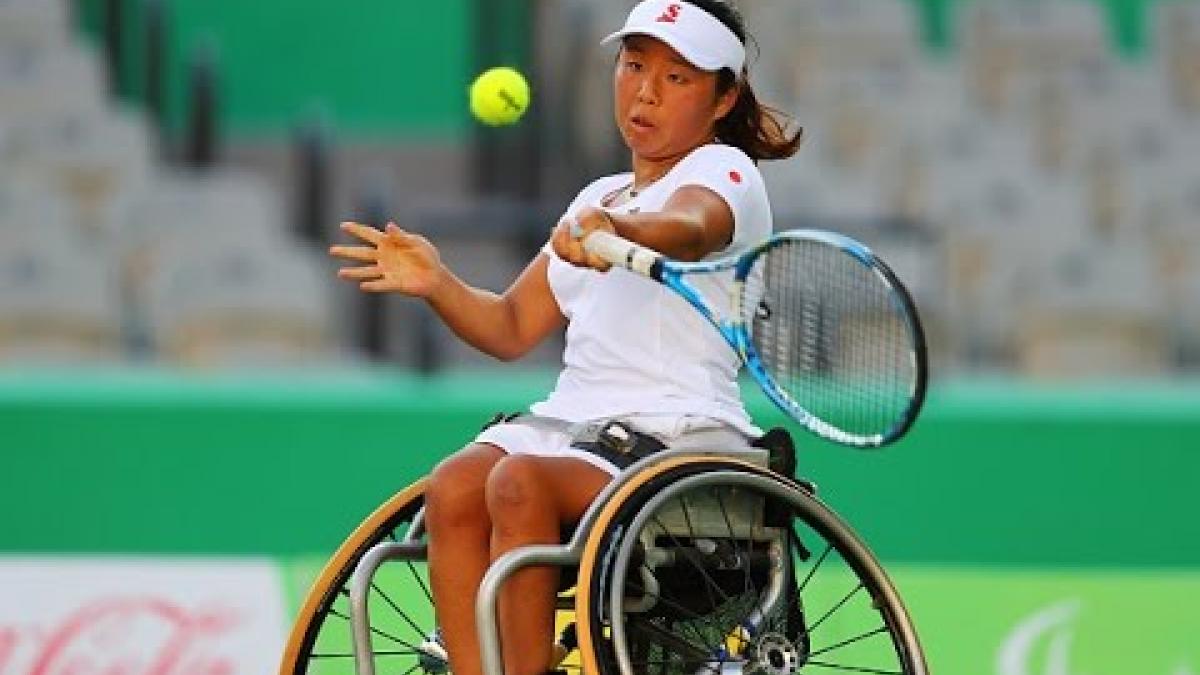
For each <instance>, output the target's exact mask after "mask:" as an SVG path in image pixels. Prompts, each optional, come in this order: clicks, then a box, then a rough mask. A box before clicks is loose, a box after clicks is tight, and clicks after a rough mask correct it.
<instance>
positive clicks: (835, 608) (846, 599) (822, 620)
mask: <svg viewBox="0 0 1200 675" xmlns="http://www.w3.org/2000/svg"><path fill="white" fill-rule="evenodd" d="M862 589H863V584H862V581H859V582H858V585H857V586H855V587H854V588H852V589H850V592H849V593H847V594H846V595H844V596H842V599H841V600H838V601H837V603H836V604H834V606H833V607H830V608H829V611H828V612H825V614H823V615H822V616H821V618H819V619H817V621H816V623H814V624H812V625H811V626H809V627H808V634H809V635H812V634H813V631H815V630H816V629H817V627H818V626H820V625H821V624H823V623H825V620H826V619H828V618H829V617H830V616H832V615H833V613H834V612H836V611H838V610H839V609H841V608H842V606H843V605H845V604H846V603H847V602H849V600H850V598H852V597H854V594H855V593H857V592H859V591H861V590H862Z"/></svg>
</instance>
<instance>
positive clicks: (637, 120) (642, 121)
mask: <svg viewBox="0 0 1200 675" xmlns="http://www.w3.org/2000/svg"><path fill="white" fill-rule="evenodd" d="M629 126H631V127H633V128H634V129H636V130H638V131H649V130H650V129H653V128H654V123H653V122H651V121H650V120H648V119H646V118H645V117H642V116H641V115H634V116H633V117H630V118H629Z"/></svg>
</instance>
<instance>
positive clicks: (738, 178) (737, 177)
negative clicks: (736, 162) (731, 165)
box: [729, 171, 742, 185]
mask: <svg viewBox="0 0 1200 675" xmlns="http://www.w3.org/2000/svg"><path fill="white" fill-rule="evenodd" d="M729 180H731V181H733V182H735V183H737V184H739V185H741V183H742V174H740V173H738V172H736V171H730V172H729Z"/></svg>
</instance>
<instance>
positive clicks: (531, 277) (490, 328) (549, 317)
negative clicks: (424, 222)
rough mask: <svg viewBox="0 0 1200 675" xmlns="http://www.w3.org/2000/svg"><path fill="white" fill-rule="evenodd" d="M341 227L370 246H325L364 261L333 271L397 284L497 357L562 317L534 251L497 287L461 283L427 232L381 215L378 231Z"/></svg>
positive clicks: (390, 287) (513, 353)
mask: <svg viewBox="0 0 1200 675" xmlns="http://www.w3.org/2000/svg"><path fill="white" fill-rule="evenodd" d="M342 229H343V230H345V231H346V232H348V233H350V234H352V235H354V236H355V237H358V238H359V239H361V240H362V241H364V242H366V243H368V244H370V246H333V247H331V248H330V249H329V252H330V253H331V254H333V255H335V256H337V257H339V258H343V259H346V260H352V261H357V262H360V263H365V264H364V265H363V266H360V267H344V268H342V269H341V270H339V271H338V276H339V277H341V278H343V279H349V280H355V281H358V282H359V288H361V289H362V290H364V291H368V292H373V293H380V292H397V293H402V294H404V295H409V296H412V297H418V298H423V299H425V300H426V301H427V302H428V303H429V305H430V306H431V307H433V309H434V311H436V312H437V313H438V316H440V317H441V318H442V320H443V321H445V322H446V325H447V326H449V327H450V329H451V330H452V331H454V333H455V334H456V335H458V336H459V337H460V338H462V339H463V341H465V342H466V343H467V344H470V345H471V346H472V347H475V348H476V349H478V350H479V351H481V352H484V353H485V354H489V355H491V356H494V357H496V358H498V359H503V360H506V361H507V360H511V359H516V358H519V357H521V356H523V355H524V354H526V353H527V352H529V350H530V349H532V348H533V347H535V346H536V345H537V344H538V343H540V342H541V341H542V340H543V339H545V338H546V336H547V335H549V334H550V333H551V332H553V331H555V330H557V329H559V328H561V327H562V325H563V324H564V322H565V321H566V319H565V318H564V317H563V316H562V313H561V312H560V311H559V309H558V304H557V303H556V302H555V300H554V294H553V293H552V291H551V290H550V282H549V280H548V279H547V278H546V267H547V265H548V260H547V257H546V254H544V253H539V254H538V256H537V257H536V258H534V260H533V262H531V263H530V264H529V266H528V267H526V268H525V271H524V272H522V273H521V275H520V276H519V277H518V278H517V280H516V281H515V282H513V284H512V286H511V287H509V289H508V290H507V291H505V292H504V293H503V294H496V293H492V292H491V291H485V290H482V289H478V288H475V287H473V286H470V285H468V284H467V283H465V282H464V281H463V280H462V279H459V278H458V277H457V276H455V275H454V273H453V272H451V271H450V270H449V269H448V268H447V267H446V266H445V265H443V264H442V261H441V256H439V255H438V252H437V249H436V248H434V246H433V245H432V244H430V243H429V241H428V240H427V239H425V238H424V237H421V236H419V235H415V234H410V233H408V232H405V231H403V230H401V229H400V228H398V227H396V225H394V224H391V223H389V224H388V226H387V229H386V230H385V231H383V232H380V231H379V230H377V229H375V228H373V227H367V226H365V225H359V224H357V223H343V224H342Z"/></svg>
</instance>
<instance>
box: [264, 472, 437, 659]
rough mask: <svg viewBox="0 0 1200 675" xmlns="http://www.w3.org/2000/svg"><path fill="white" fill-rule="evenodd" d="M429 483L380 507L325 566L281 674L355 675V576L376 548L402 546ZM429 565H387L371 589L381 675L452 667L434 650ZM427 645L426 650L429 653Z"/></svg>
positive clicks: (307, 600)
mask: <svg viewBox="0 0 1200 675" xmlns="http://www.w3.org/2000/svg"><path fill="white" fill-rule="evenodd" d="M424 497H425V481H424V480H421V481H418V482H416V483H414V484H412V485H410V486H409V487H408V488H406V489H404V490H403V491H401V492H400V493H398V494H397V495H396V496H394V497H392V498H391V499H390V500H388V501H387V502H385V503H384V504H383V505H382V506H380V507H379V508H378V509H376V511H375V513H373V514H372V515H371V516H370V517H369V518H367V519H366V520H365V521H363V523H362V524H361V525H359V526H358V528H356V529H355V530H354V532H353V533H352V534H351V535H350V536H349V537H348V538H347V539H346V541H345V542H344V543H343V544H342V545H341V546H340V547H339V548H338V550H337V551H336V552H335V553H334V555H333V557H332V558H331V559H330V560H329V562H328V563H326V565H325V568H324V569H323V570H322V571H321V574H320V576H318V577H317V580H316V581H315V582H314V583H313V586H312V588H311V589H310V590H309V593H308V596H307V598H305V601H304V604H303V605H302V606H301V609H300V612H299V615H298V616H297V618H296V622H295V624H294V625H293V627H292V633H291V636H290V637H289V639H288V643H287V648H286V649H285V651H284V656H283V660H282V661H281V663H280V667H279V673H280V675H343V674H344V675H353V673H354V648H353V644H354V641H353V638H352V637H351V631H350V620H349V608H350V591H349V589H350V577H351V575H353V573H354V568H355V565H357V564H358V561H359V559H360V558H362V556H363V555H364V554H365V553H366V552H367V551H368V550H370V549H371V548H372V547H373V546H375V545H376V544H379V543H381V542H386V541H398V540H403V539H404V538H405V536H406V535H407V534H408V531H409V528H410V526H411V525H412V524H413V521H414V518H416V517H417V514H418V513H420V510H421V507H422V506H423V505H424V502H425V498H424ZM428 578H429V574H428V569H427V566H426V563H425V561H424V560H420V561H399V562H393V563H390V564H387V565H384V566H383V567H382V568H380V570H379V573H378V575H376V577H375V583H374V584H373V585H372V588H371V596H370V604H369V609H370V617H371V633H372V644H373V648H374V652H375V663H376V667H377V669H378V670H379V671H380V672H398V673H445V672H448V667H447V665H446V662H445V661H444V660H443V659H441V658H438V657H437V655H436V652H437V650H436V648H433V649H431V648H429V642H428V640H429V637H430V635H431V634H432V631H433V630H434V618H433V600H432V596H431V595H430V592H429V581H428ZM423 645H424V647H423Z"/></svg>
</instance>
